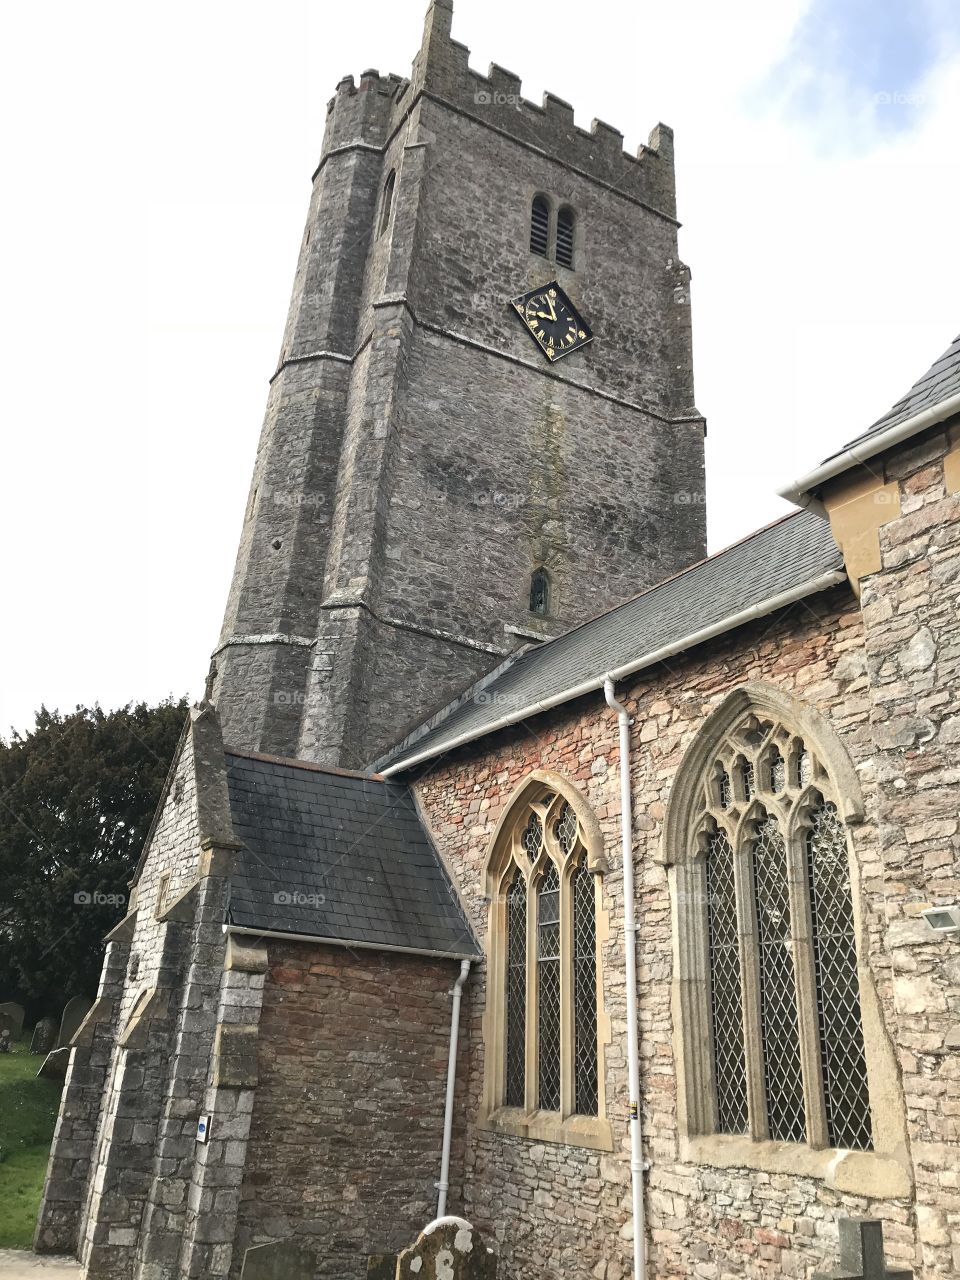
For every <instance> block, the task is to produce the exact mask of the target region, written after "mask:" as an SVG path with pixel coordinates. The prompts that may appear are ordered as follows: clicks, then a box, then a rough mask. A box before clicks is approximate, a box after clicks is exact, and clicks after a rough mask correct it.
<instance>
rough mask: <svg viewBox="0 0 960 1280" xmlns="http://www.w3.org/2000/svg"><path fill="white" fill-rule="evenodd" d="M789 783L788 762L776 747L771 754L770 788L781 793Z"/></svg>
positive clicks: (775, 792) (776, 792)
mask: <svg viewBox="0 0 960 1280" xmlns="http://www.w3.org/2000/svg"><path fill="white" fill-rule="evenodd" d="M786 785H787V762H786V761H785V760H784V758H783V756H782V755H781V754H780V752H779V751H778V750H777V749H776V747H774V749H773V752H772V753H771V756H770V790H771V791H772V792H773V794H774V795H779V794H780V792H781V791H782V790H783V789H784V787H785V786H786Z"/></svg>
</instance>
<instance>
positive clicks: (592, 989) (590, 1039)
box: [570, 866, 598, 1116]
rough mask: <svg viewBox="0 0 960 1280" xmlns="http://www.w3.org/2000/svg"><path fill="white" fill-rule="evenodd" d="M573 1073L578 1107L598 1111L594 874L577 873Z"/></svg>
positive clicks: (592, 1112) (580, 1112)
mask: <svg viewBox="0 0 960 1280" xmlns="http://www.w3.org/2000/svg"><path fill="white" fill-rule="evenodd" d="M570 887H571V889H572V891H573V1039H574V1049H573V1073H574V1093H575V1105H574V1110H575V1111H576V1112H577V1114H578V1115H581V1116H595V1115H596V1114H597V1093H598V1087H597V1086H598V1081H597V926H596V897H595V894H594V887H593V876H592V875H591V874H590V872H589V871H588V870H587V869H586V867H583V866H580V867H578V868H577V869H576V871H575V872H574V873H573V879H572V881H571V886H570Z"/></svg>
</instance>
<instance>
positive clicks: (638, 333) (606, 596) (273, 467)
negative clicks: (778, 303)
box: [213, 0, 705, 766]
mask: <svg viewBox="0 0 960 1280" xmlns="http://www.w3.org/2000/svg"><path fill="white" fill-rule="evenodd" d="M451 21H452V17H451V5H450V4H449V3H448V2H447V0H437V2H436V3H434V4H432V5H431V7H430V9H429V12H428V16H427V21H426V28H425V35H424V43H423V46H422V48H421V51H420V54H419V55H418V58H417V60H416V64H415V67H414V71H413V75H412V78H411V80H410V82H409V83H407V82H401V81H400V80H399V79H398V78H397V77H393V76H380V75H379V74H378V73H376V72H375V71H367V72H364V74H363V75H362V76H361V77H360V80H359V83H354V81H353V79H352V77H348V78H345V79H344V80H343V81H341V83H340V84H339V85H338V86H337V92H336V94H335V96H334V98H333V99H332V101H331V104H330V107H329V112H328V119H327V131H326V136H325V140H324V146H323V153H322V156H321V161H320V164H319V166H318V168H317V171H316V173H315V174H314V184H313V191H312V195H311V204H310V209H309V213H308V218H307V225H306V227H305V229H304V235H303V239H302V242H301V249H300V257H299V261H298V265H297V270H296V275H295V280H294V287H293V295H292V298H291V303H290V310H289V316H288V321H287V325H286V329H285V333H284V338H283V344H282V349H281V355H280V364H279V367H278V369H277V371H276V373H275V375H274V378H273V380H272V383H271V389H270V395H269V401H268V407H267V414H266V420H265V424H264V430H263V434H262V437H261V441H260V446H259V450H258V456H257V464H256V468H255V473H254V477H253V481H252V485H251V492H250V499H249V502H248V505H247V512H246V516H245V520H244V526H243V532H242V535H241V545H240V551H239V554H238V558H237V565H236V570H235V573H234V580H233V585H232V588H231V591H230V597H229V601H228V605H227V610H226V614H225V618H224V626H223V632H222V635H221V641H220V647H219V648H218V651H217V653H216V655H215V665H216V670H215V679H214V682H213V690H214V697H215V698H216V700H217V704H218V707H219V708H220V709H221V712H222V715H223V720H224V734H225V738H226V741H227V742H228V743H229V744H230V745H231V746H234V747H236V748H239V749H253V750H266V751H269V752H271V753H275V754H280V755H289V756H299V757H301V758H305V759H311V760H320V761H324V762H326V763H332V764H347V765H350V766H356V765H357V764H359V763H361V762H363V763H369V762H370V761H372V760H373V759H375V758H376V757H377V756H378V755H380V754H381V753H382V751H384V750H385V749H386V748H387V747H388V746H390V745H392V743H393V742H395V741H396V740H397V739H398V738H399V737H400V736H402V734H403V732H404V730H405V729H406V728H407V727H408V725H409V724H410V723H411V722H412V721H415V720H417V719H420V718H423V717H425V716H426V715H428V714H430V713H431V712H432V711H433V710H434V709H435V707H436V706H437V705H439V704H441V703H442V702H444V701H446V700H448V699H450V698H452V697H455V696H456V695H457V694H458V693H459V692H460V691H461V690H462V688H463V686H464V683H465V680H469V679H472V678H475V677H476V676H477V675H480V674H482V673H483V672H484V671H486V670H489V669H491V668H492V667H494V666H495V665H496V664H497V662H498V661H499V660H500V659H501V658H502V657H503V656H504V655H505V653H506V652H509V651H510V650H511V649H512V648H513V647H515V644H516V638H515V636H514V635H513V634H512V633H507V632H505V627H511V628H518V627H519V628H521V629H529V628H532V629H534V630H535V631H537V632H539V633H542V634H544V635H547V636H549V635H552V634H556V633H558V632H559V631H562V630H564V629H566V628H568V627H570V626H572V625H575V624H576V623H578V622H580V621H582V620H583V619H584V618H585V617H587V616H590V615H591V614H593V613H595V612H597V611H599V610H601V609H603V608H605V607H608V606H609V605H612V604H615V603H619V602H620V601H621V600H622V599H624V598H625V597H626V596H627V595H630V594H632V593H633V592H635V591H636V590H637V589H639V588H642V587H643V586H646V585H650V584H651V583H653V582H655V581H658V580H660V579H662V578H663V577H665V576H668V575H669V574H671V573H673V572H675V571H676V570H678V569H680V568H682V567H685V566H686V565H687V564H689V563H691V562H692V561H694V560H696V559H698V558H699V557H700V556H701V555H702V554H703V550H704V545H705V520H704V504H703V493H704V481H703V421H702V419H701V418H700V416H699V414H698V413H697V411H696V408H695V406H694V403H693V386H692V377H691V364H692V359H691V340H690V291H689V273H688V271H687V270H686V268H685V267H684V266H683V264H681V263H680V261H679V259H678V256H677V223H676V219H675V200H674V183H673V163H674V162H673V138H672V134H671V132H670V130H669V129H667V128H666V127H665V126H659V127H658V128H657V129H656V130H655V132H654V134H653V135H652V142H651V146H650V147H647V148H643V149H641V153H640V155H639V156H637V157H632V156H627V155H625V154H624V152H623V147H622V142H623V139H622V136H621V135H620V134H619V133H618V132H617V131H616V130H615V129H611V128H610V127H609V126H607V125H604V124H602V123H601V122H597V123H596V124H595V126H594V128H593V129H592V130H591V131H590V132H587V131H585V130H582V129H578V128H576V127H575V125H574V123H573V111H572V108H571V107H569V106H568V105H567V104H566V103H565V102H563V101H562V100H561V99H559V98H557V97H556V96H555V95H552V94H550V95H546V97H545V99H544V103H543V106H542V107H537V106H535V105H534V104H532V103H529V102H526V101H525V100H523V99H522V97H521V95H520V83H519V81H518V80H516V79H515V78H514V77H511V76H509V74H508V73H506V72H503V71H502V69H500V68H491V74H490V77H489V78H485V77H483V76H480V75H478V74H477V73H476V72H475V71H473V70H472V69H471V68H470V67H469V65H468V59H467V50H465V49H464V47H463V46H462V45H459V44H458V43H457V42H456V41H455V40H452V39H451ZM508 88H509V93H510V94H511V95H513V96H514V97H515V102H514V103H513V105H512V106H506V107H505V106H504V103H503V101H502V100H501V99H502V96H503V94H504V93H505V92H507V90H508ZM390 173H394V174H395V189H394V195H393V203H392V207H391V209H390V210H389V216H388V217H385V216H384V194H383V193H384V186H385V183H386V181H387V178H388V175H389V174H390ZM537 192H543V193H545V194H547V195H549V197H550V198H551V200H552V201H553V202H554V205H555V206H559V205H560V204H561V203H570V204H571V205H572V206H573V208H574V209H575V210H576V215H577V233H576V261H575V269H573V270H568V269H566V268H562V267H560V266H558V265H557V264H556V263H555V262H554V261H552V260H548V259H544V258H542V257H539V256H537V255H533V254H531V253H530V251H529V219H530V206H531V201H532V198H533V196H534V194H535V193H537ZM552 278H557V279H558V280H559V281H560V283H561V285H562V286H563V287H564V288H565V289H566V290H567V291H568V292H569V293H570V295H571V297H572V298H573V300H574V302H575V303H576V304H577V305H579V306H580V307H581V308H582V309H583V311H584V315H585V318H586V319H587V320H588V321H589V322H590V323H591V324H592V326H593V328H594V333H595V339H596V340H595V341H594V343H593V344H592V345H591V346H589V347H587V348H585V349H584V350H582V351H580V352H577V353H575V354H572V355H570V356H568V357H567V358H566V359H564V360H562V361H556V362H555V363H554V364H552V365H551V364H548V362H547V360H546V359H545V358H544V356H543V355H542V354H541V353H540V352H539V351H538V350H537V349H536V348H535V347H534V345H533V343H532V342H531V341H530V338H529V335H528V334H527V333H526V332H524V330H523V327H522V326H521V325H520V324H519V323H518V320H517V317H516V315H515V313H514V312H513V310H512V308H511V306H510V300H511V299H512V298H514V297H516V296H517V295H518V294H520V293H521V292H524V291H526V290H527V289H529V288H531V287H532V286H534V285H544V284H546V283H547V282H548V281H549V280H551V279H552ZM541 564H545V565H546V566H547V568H548V570H549V572H550V574H551V576H552V579H553V586H554V590H553V592H552V597H551V610H550V616H549V617H548V618H546V619H542V618H539V617H536V616H533V615H531V614H530V612H529V585H530V575H531V573H532V572H533V570H534V568H535V567H537V566H539V565H541ZM357 610H362V611H364V612H365V613H366V614H368V616H370V617H372V618H373V619H375V620H376V622H377V625H375V626H374V625H367V624H358V621H357V613H356V611H357ZM384 628H391V629H392V631H393V632H394V633H395V635H396V639H395V640H394V641H392V642H391V641H388V642H387V643H384V642H383V639H382V633H383V629H384ZM417 628H421V629H422V630H421V632H420V634H419V636H418V632H417ZM437 632H442V633H443V634H444V636H446V637H447V638H445V639H444V638H438V636H437V634H436V633H437ZM418 639H419V641H420V644H421V646H422V650H423V657H424V661H423V667H424V670H423V672H422V674H421V675H420V676H419V677H418V678H417V679H416V680H414V681H410V680H408V679H407V678H406V677H407V674H408V672H409V671H410V670H411V669H414V670H415V669H416V665H417V654H416V649H415V646H416V643H417V641H418ZM464 641H466V644H464ZM471 645H472V647H471ZM374 649H375V650H376V653H375V654H374V652H373V650H374ZM394 651H396V652H397V654H398V660H397V662H396V663H395V664H394V663H391V661H390V657H391V655H392V654H393V653H394Z"/></svg>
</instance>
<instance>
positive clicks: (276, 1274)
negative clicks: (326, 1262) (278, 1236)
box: [240, 1240, 317, 1280]
mask: <svg viewBox="0 0 960 1280" xmlns="http://www.w3.org/2000/svg"><path fill="white" fill-rule="evenodd" d="M316 1270H317V1255H316V1254H315V1253H314V1252H313V1250H312V1249H310V1248H308V1247H307V1246H306V1245H305V1244H301V1243H300V1242H298V1241H296V1240H282V1241H281V1240H276V1241H273V1242H272V1243H270V1244H255V1245H253V1246H252V1247H251V1248H249V1249H248V1250H247V1251H246V1253H245V1254H244V1255H243V1268H242V1270H241V1272H240V1280H313V1277H314V1274H315V1272H316Z"/></svg>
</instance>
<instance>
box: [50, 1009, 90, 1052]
mask: <svg viewBox="0 0 960 1280" xmlns="http://www.w3.org/2000/svg"><path fill="white" fill-rule="evenodd" d="M92 1008H93V1001H92V1000H88V999H87V997H86V996H74V997H73V999H72V1000H68V1001H67V1003H66V1004H65V1005H64V1007H63V1017H62V1018H61V1019H60V1034H59V1035H58V1036H57V1048H58V1049H62V1048H64V1046H66V1045H69V1043H70V1041H71V1040H72V1039H73V1037H74V1036H75V1035H76V1034H77V1032H78V1031H79V1029H80V1023H81V1022H82V1021H83V1020H84V1018H85V1017H86V1016H87V1014H88V1013H89V1012H90V1010H91V1009H92Z"/></svg>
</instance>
